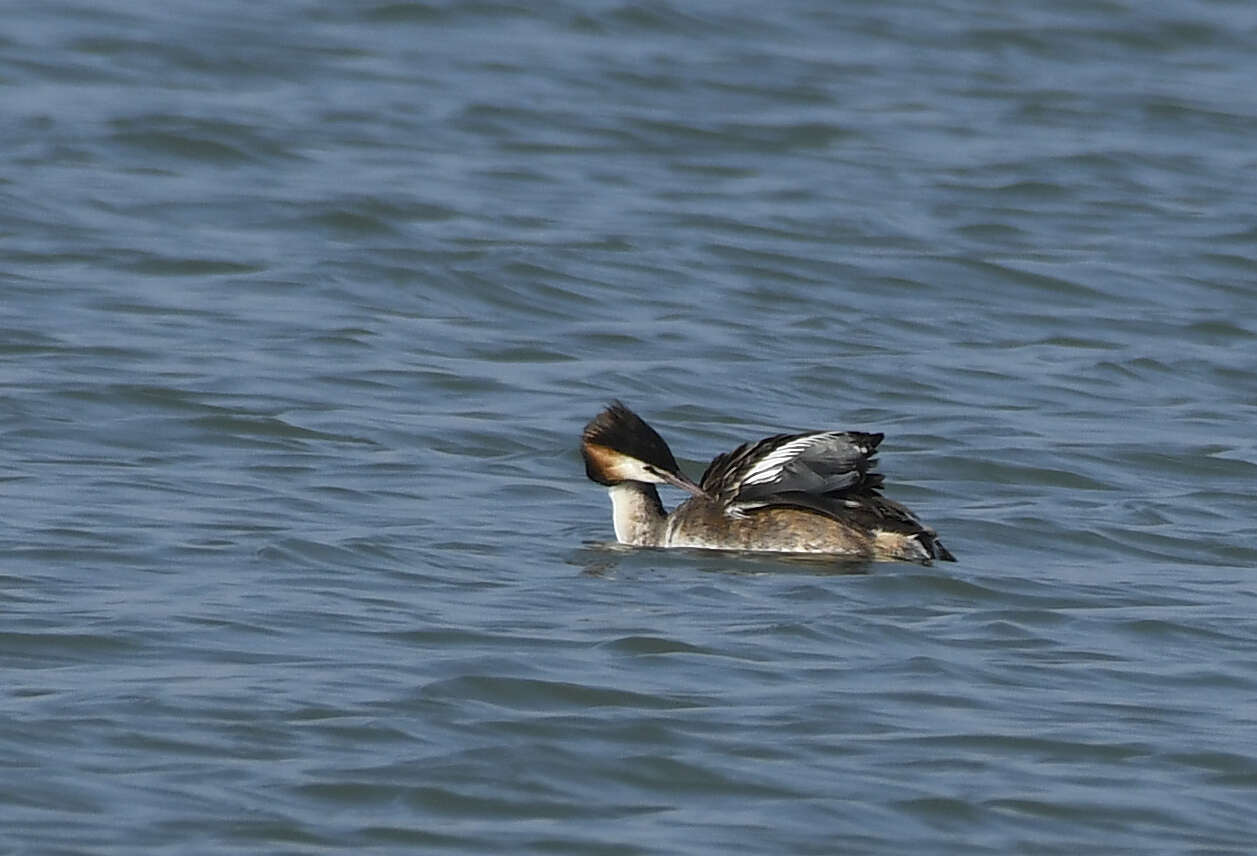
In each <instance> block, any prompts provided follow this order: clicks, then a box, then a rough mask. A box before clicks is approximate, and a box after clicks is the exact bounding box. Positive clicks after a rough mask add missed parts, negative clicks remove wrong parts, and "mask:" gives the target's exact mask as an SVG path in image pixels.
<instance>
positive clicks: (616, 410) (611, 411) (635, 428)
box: [581, 401, 681, 473]
mask: <svg viewBox="0 0 1257 856" xmlns="http://www.w3.org/2000/svg"><path fill="white" fill-rule="evenodd" d="M581 442H582V444H585V445H592V446H605V447H606V448H608V449H611V450H613V451H616V452H619V453H620V454H622V455H628V456H629V457H632V458H636V459H637V460H639V461H642V462H643V463H647V464H652V465H654V466H656V467H658V468H659V469H661V470H666V471H668V472H670V473H675V472H679V471H680V469H681V468H680V467H679V466H677V462H676V458H674V457H672V450H671V449H669V448H668V444H667V443H665V442H664V440H663V438H662V437H660V436H659V433H658V432H657V431H655V429H654V428H651V427H650V426H649V425H647V424H646V422H645V421H644V420H643V419H642V418H641V417H640V416H638V415H637V414H636V413H634V412H633V411H631V410H629V409H628V408H627V407H625V406H624V405H623V404H622V403H621V402H619V401H612V402H611V404H610V405H609V406H608V407H607V409H606V410H604V411H602V412H601V413H599V414H598V415H597V416H595V417H594V419H593V421H592V422H590V423H589V424H588V425H586V426H585V430H584V432H582V434H581Z"/></svg>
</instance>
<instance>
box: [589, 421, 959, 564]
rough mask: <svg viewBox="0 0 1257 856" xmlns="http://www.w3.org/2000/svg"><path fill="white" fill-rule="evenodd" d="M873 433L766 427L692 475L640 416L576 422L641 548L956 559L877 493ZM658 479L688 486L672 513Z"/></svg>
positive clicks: (619, 520) (630, 540) (625, 536)
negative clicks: (769, 432)
mask: <svg viewBox="0 0 1257 856" xmlns="http://www.w3.org/2000/svg"><path fill="white" fill-rule="evenodd" d="M882 437H883V435H882V434H866V433H863V432H860V431H809V432H807V433H803V434H776V435H774V436H772V437H765V438H764V439H763V440H760V441H758V442H756V443H744V444H743V445H741V446H738V447H737V448H736V449H734V450H733V451H732V452H725V453H724V454H722V455H717V456H716V457H715V458H713V459H712V462H711V463H710V464H708V465H707V469H706V471H705V472H704V473H703V477H702V479H701V480H700V482H699V483H698V484H695V483H694V482H693V481H691V480H690V479H689V478H688V477H687V476H686V475H685V474H684V473H682V472H681V468H680V467H679V466H678V465H677V462H676V459H675V458H674V457H672V450H671V449H669V448H668V444H667V443H665V442H664V440H663V438H662V437H660V436H659V434H658V433H657V432H656V431H655V429H653V428H651V427H650V426H649V425H647V424H646V423H645V422H644V421H643V420H642V418H641V417H640V416H638V415H637V414H636V413H634V412H633V411H631V410H629V409H628V408H627V407H625V406H624V405H623V404H621V403H620V402H618V401H613V402H611V404H610V406H609V407H607V409H606V410H604V411H602V412H601V413H599V414H598V415H597V416H596V417H595V418H594V420H593V421H592V422H590V423H589V424H588V425H586V426H585V430H584V432H582V434H581V454H582V455H583V456H584V458H585V474H586V475H588V476H589V477H590V478H591V479H593V480H594V481H596V482H598V483H599V484H604V485H606V486H607V487H608V490H609V492H610V494H611V517H612V521H613V522H614V524H615V537H616V540H618V541H619V542H620V543H622V544H634V545H636V546H639V547H701V548H708V549H716V550H762V551H773V552H787V553H826V554H832V555H835V556H846V557H851V558H857V559H904V560H907V561H911V562H929V561H930V560H931V559H940V560H942V561H945V562H954V561H956V558H955V556H953V555H952V554H951V553H949V552H948V551H947V548H946V547H944V546H943V545H942V543H941V542H940V541H939V540H938V536H937V535H936V534H935V533H934V530H933V529H931V528H929V527H928V526H926V525H925V524H923V523H922V522H921V521H920V520H918V519H917V517H916V515H914V514H913V513H912V512H911V511H909V510H908V509H906V508H904V507H903V506H902V505H900V504H899V503H897V502H892V501H890V500H889V499H886V498H885V497H884V496H882V494H881V491H880V489H881V487H882V476H881V475H880V474H878V473H875V472H873V471H872V469H871V468H872V467H873V466H875V465H876V463H877V462H876V460H875V459H874V457H873V456H874V455H875V454H876V452H877V445H878V444H879V443H881V442H882ZM657 484H670V485H675V486H676V487H679V488H682V489H683V490H686V491H689V492H690V494H692V496H691V497H690V498H689V499H687V500H686V501H685V502H684V503H682V504H681V505H679V506H678V507H677V508H676V509H675V510H674V511H673V512H672V513H671V514H668V513H667V512H666V511H664V507H663V503H662V502H660V501H659V492H658V491H657V490H655V485H657Z"/></svg>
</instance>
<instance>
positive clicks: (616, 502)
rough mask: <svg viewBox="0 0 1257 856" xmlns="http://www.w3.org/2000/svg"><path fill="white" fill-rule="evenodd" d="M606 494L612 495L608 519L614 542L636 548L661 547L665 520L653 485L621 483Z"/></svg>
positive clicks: (661, 504)
mask: <svg viewBox="0 0 1257 856" xmlns="http://www.w3.org/2000/svg"><path fill="white" fill-rule="evenodd" d="M607 493H609V494H611V520H612V522H613V523H614V524H615V539H616V540H617V541H619V542H620V543H621V544H635V545H636V546H638V547H660V546H663V533H664V530H665V528H666V526H665V522H666V520H667V517H666V515H665V514H664V510H663V503H662V502H660V501H659V491H657V490H655V486H654V485H653V484H646V483H645V482H639V481H626V482H620V483H619V484H613V485H611V487H609V488H607Z"/></svg>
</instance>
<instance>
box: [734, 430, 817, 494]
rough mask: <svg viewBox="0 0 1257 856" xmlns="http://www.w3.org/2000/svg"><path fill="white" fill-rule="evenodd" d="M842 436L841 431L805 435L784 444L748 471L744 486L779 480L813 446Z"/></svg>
mask: <svg viewBox="0 0 1257 856" xmlns="http://www.w3.org/2000/svg"><path fill="white" fill-rule="evenodd" d="M841 434H842V432H841V431H821V432H819V433H816V434H804V435H803V436H802V437H796V438H795V439H793V440H791V441H790V442H789V443H782V444H781V445H780V446H778V447H777V448H775V449H773V450H772V451H771V452H769V453H768V454H767V455H765V456H764V457H763V458H761V459H760V460H758V461H756V462H755V465H754V466H753V467H751V468H750V469H749V470H747V472H746V475H744V476H743V477H742V485H743V486H746V485H752V484H763V483H765V482H771V481H775V480H777V479H778V478H780V477H781V473H782V470H784V469H785V467H786V465H787V464H789V463H790V462H791V461H793V460H794V459H795V458H798V457H799V456H800V455H802V454H803V453H804V452H806V451H807V450H808V449H810V448H811V447H812V446H815V445H818V444H821V443H824V442H825V441H826V440H832V439H834V438H836V437H838V436H840V435H841Z"/></svg>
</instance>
